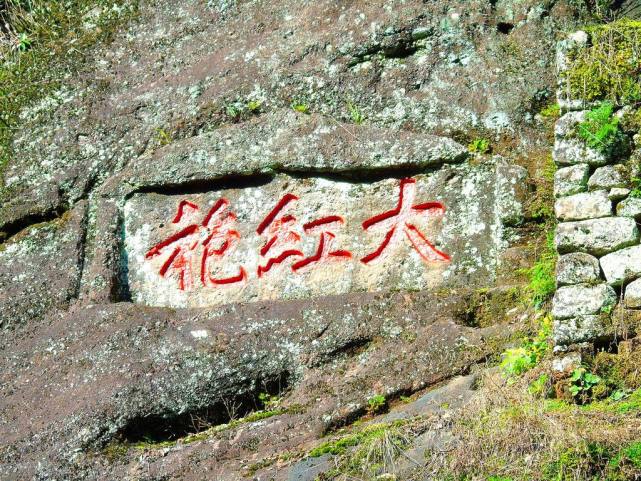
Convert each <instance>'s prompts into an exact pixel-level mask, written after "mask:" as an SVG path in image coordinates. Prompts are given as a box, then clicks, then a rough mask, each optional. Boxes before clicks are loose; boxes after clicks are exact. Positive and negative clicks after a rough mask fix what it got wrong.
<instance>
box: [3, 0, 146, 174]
mask: <svg viewBox="0 0 641 481" xmlns="http://www.w3.org/2000/svg"><path fill="white" fill-rule="evenodd" d="M136 11H137V1H136V0H64V1H63V0H7V1H6V2H3V3H1V4H0V23H2V24H3V28H2V30H0V167H1V166H2V165H3V164H4V162H6V160H7V159H8V157H9V156H10V155H11V140H12V137H13V133H14V131H15V129H16V127H17V126H18V125H19V123H20V112H21V111H22V110H23V109H24V108H25V107H27V106H29V105H33V104H34V103H35V102H37V101H38V100H41V99H43V98H44V97H46V96H47V95H50V94H51V93H52V92H54V91H55V90H56V89H57V88H59V87H60V86H61V85H62V83H63V81H64V79H65V78H68V77H69V76H70V75H73V74H74V73H75V72H77V71H78V69H79V67H80V64H81V63H82V62H81V60H82V58H83V55H84V52H85V50H86V48H87V47H88V46H90V45H93V44H95V43H96V42H98V41H105V40H108V39H109V37H110V36H111V35H113V33H114V31H115V29H116V27H117V26H119V25H120V24H122V22H124V21H126V20H127V19H129V18H131V16H132V15H134V14H135V13H136Z"/></svg>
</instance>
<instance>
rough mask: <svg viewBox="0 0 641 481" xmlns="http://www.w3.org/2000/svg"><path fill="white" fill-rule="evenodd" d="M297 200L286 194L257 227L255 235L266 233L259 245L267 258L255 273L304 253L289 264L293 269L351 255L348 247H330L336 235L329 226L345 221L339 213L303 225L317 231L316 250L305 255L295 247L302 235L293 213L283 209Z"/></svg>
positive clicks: (307, 230) (304, 228)
mask: <svg viewBox="0 0 641 481" xmlns="http://www.w3.org/2000/svg"><path fill="white" fill-rule="evenodd" d="M297 200H298V197H296V196H295V195H293V194H286V195H285V196H284V197H283V198H281V199H280V200H279V201H278V203H277V204H276V206H275V207H274V208H273V209H272V210H271V211H270V212H269V214H267V216H266V217H265V218H264V219H263V221H262V222H261V223H260V224H259V226H258V228H257V229H256V233H257V234H258V235H262V236H266V237H267V240H266V242H265V244H264V245H263V247H262V248H261V249H260V255H261V257H266V258H267V261H266V263H265V264H264V265H259V266H258V269H257V273H258V277H262V276H263V275H264V274H265V273H267V272H269V271H270V270H271V268H272V267H273V266H275V265H276V264H281V263H282V262H284V261H285V260H286V259H288V258H290V257H303V259H300V260H298V261H296V262H294V263H293V264H292V266H291V267H292V270H293V271H294V272H298V271H300V270H302V269H305V268H307V267H308V266H311V265H313V264H316V263H320V262H324V261H326V260H329V259H330V258H351V256H352V255H351V253H349V252H348V251H345V250H333V249H332V247H333V244H334V240H335V238H336V236H335V235H334V234H333V233H332V232H331V228H332V226H335V225H336V224H342V223H343V222H344V221H343V219H342V217H340V216H327V217H323V218H321V219H317V220H314V221H311V222H308V223H306V224H304V225H303V231H304V232H305V234H319V235H320V238H319V243H318V247H317V249H316V252H315V253H314V254H313V255H311V256H309V257H305V254H303V252H302V251H301V250H300V249H298V248H297V247H298V243H299V242H300V241H301V235H300V234H299V233H298V232H297V230H296V222H297V220H296V217H294V216H293V215H291V214H285V213H284V212H285V211H286V210H287V209H288V208H289V207H290V206H291V204H292V203H293V202H295V201H297Z"/></svg>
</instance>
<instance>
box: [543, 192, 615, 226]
mask: <svg viewBox="0 0 641 481" xmlns="http://www.w3.org/2000/svg"><path fill="white" fill-rule="evenodd" d="M554 213H555V214H556V218H557V219H559V220H561V221H570V220H585V219H597V218H599V217H608V216H611V215H612V213H613V212H612V201H611V200H610V198H609V197H608V192H606V191H605V190H599V191H596V192H583V193H580V194H574V195H571V196H568V197H562V198H560V199H557V200H556V202H555V203H554Z"/></svg>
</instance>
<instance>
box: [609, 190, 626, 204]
mask: <svg viewBox="0 0 641 481" xmlns="http://www.w3.org/2000/svg"><path fill="white" fill-rule="evenodd" d="M628 195H630V189H626V188H622V187H615V188H614V189H610V193H609V194H608V197H609V198H610V200H611V201H613V202H616V201H619V200H622V199H625V198H626V197H627V196H628Z"/></svg>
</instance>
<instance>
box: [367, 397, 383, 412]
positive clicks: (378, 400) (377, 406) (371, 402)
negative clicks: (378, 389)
mask: <svg viewBox="0 0 641 481" xmlns="http://www.w3.org/2000/svg"><path fill="white" fill-rule="evenodd" d="M386 405H387V400H386V399H385V396H383V395H381V394H377V395H375V396H372V397H371V398H369V399H368V400H367V407H368V409H369V411H370V412H373V413H378V412H381V411H382V410H383V409H385V406H386Z"/></svg>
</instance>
